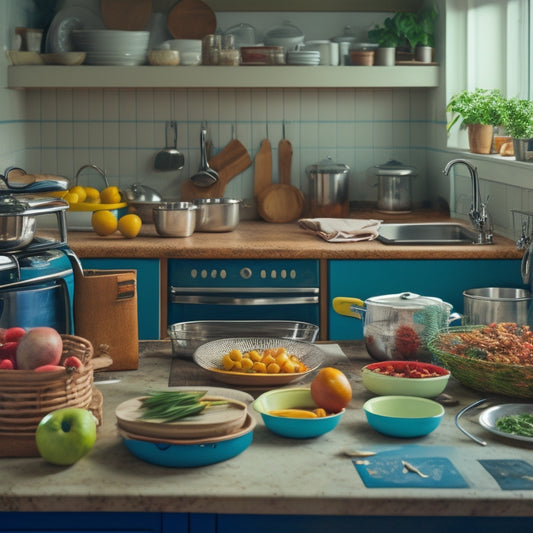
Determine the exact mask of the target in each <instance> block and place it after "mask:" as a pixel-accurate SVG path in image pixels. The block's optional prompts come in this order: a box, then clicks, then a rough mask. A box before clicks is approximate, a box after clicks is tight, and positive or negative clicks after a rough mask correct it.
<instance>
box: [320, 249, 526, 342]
mask: <svg viewBox="0 0 533 533" xmlns="http://www.w3.org/2000/svg"><path fill="white" fill-rule="evenodd" d="M477 287H518V288H528V287H526V286H525V285H523V283H522V278H521V274H520V259H478V260H472V259H465V260H456V259H453V260H452V259H450V260H388V261H383V260H351V259H350V260H332V261H329V263H328V289H329V290H328V298H329V302H328V309H329V320H328V327H329V339H330V340H355V339H362V338H363V324H362V321H361V320H357V319H355V318H350V317H345V316H341V315H339V314H337V313H336V312H335V311H334V310H333V307H332V305H331V302H332V301H333V298H335V297H337V296H346V297H351V298H360V299H361V300H363V301H364V300H366V299H367V298H371V297H372V296H379V295H382V294H396V293H400V292H407V291H409V292H414V293H416V294H421V295H423V296H434V297H437V298H442V300H444V301H445V302H448V303H450V304H452V305H453V307H454V311H456V312H459V313H462V312H463V291H464V290H466V289H474V288H477Z"/></svg>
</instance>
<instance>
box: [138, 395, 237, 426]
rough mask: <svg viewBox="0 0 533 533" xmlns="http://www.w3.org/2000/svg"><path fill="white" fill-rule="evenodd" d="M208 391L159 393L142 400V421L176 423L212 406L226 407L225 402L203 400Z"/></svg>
mask: <svg viewBox="0 0 533 533" xmlns="http://www.w3.org/2000/svg"><path fill="white" fill-rule="evenodd" d="M205 395H206V391H157V392H151V393H149V394H148V396H146V397H145V398H143V399H142V400H141V408H142V409H144V413H143V414H142V415H141V416H140V418H142V419H158V420H162V421H163V422H175V421H176V420H180V419H182V418H186V417H188V416H194V415H198V414H200V413H201V412H203V410H204V409H206V408H207V407H209V406H211V405H224V404H227V403H228V402H227V401H225V400H211V401H208V400H203V401H202V398H203V397H204V396H205Z"/></svg>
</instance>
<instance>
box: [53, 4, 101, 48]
mask: <svg viewBox="0 0 533 533" xmlns="http://www.w3.org/2000/svg"><path fill="white" fill-rule="evenodd" d="M82 28H84V29H105V26H104V22H103V20H102V19H101V18H100V17H99V16H98V15H96V14H95V13H93V12H92V11H91V10H90V9H87V8H85V7H81V6H71V7H67V8H65V9H61V10H60V11H58V12H57V14H56V16H55V17H54V18H53V19H52V23H51V24H50V28H48V32H47V34H46V43H45V49H46V52H47V53H49V54H62V53H64V52H72V51H74V50H75V48H74V43H73V42H72V39H71V33H72V31H73V30H80V29H82Z"/></svg>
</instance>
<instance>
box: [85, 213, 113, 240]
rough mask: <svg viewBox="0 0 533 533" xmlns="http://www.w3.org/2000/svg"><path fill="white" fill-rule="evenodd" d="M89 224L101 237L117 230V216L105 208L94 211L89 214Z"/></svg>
mask: <svg viewBox="0 0 533 533" xmlns="http://www.w3.org/2000/svg"><path fill="white" fill-rule="evenodd" d="M91 224H92V227H93V229H94V231H96V233H98V235H101V236H102V237H105V236H106V235H111V234H112V233H114V232H115V231H117V226H118V222H117V217H116V216H115V215H114V214H113V213H111V211H108V210H107V209H102V210H101V211H95V212H94V213H93V214H92V216H91Z"/></svg>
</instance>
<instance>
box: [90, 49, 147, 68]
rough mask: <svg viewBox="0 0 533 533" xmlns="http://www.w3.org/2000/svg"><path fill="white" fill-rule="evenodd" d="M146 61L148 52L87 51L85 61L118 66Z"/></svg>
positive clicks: (139, 63)
mask: <svg viewBox="0 0 533 533" xmlns="http://www.w3.org/2000/svg"><path fill="white" fill-rule="evenodd" d="M145 62H146V52H140V53H139V52H137V53H128V52H123V53H119V52H112V53H105V52H87V57H86V58H85V63H86V64H88V65H116V66H128V67H129V66H136V65H142V64H143V63H145Z"/></svg>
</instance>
